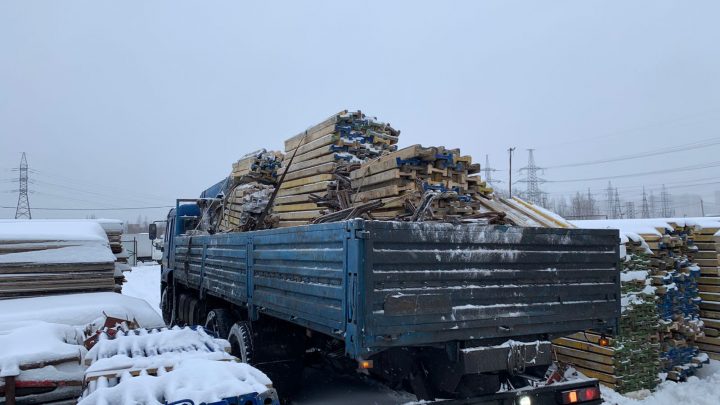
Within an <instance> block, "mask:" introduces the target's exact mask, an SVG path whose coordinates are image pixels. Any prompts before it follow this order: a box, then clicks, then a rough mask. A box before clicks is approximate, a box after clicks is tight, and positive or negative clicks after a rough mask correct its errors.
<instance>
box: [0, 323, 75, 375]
mask: <svg viewBox="0 0 720 405" xmlns="http://www.w3.org/2000/svg"><path fill="white" fill-rule="evenodd" d="M0 314H3V312H2V310H0ZM82 341H83V335H82V332H81V331H80V330H79V329H78V328H76V327H72V326H69V325H60V324H56V323H48V322H42V321H26V322H11V323H0V348H2V350H0V377H6V376H17V375H19V374H20V366H21V365H28V364H31V363H40V362H51V361H52V362H56V361H61V360H68V359H70V360H71V361H72V359H77V362H78V363H79V360H80V358H81V356H82V354H83V353H84V350H85V349H84V348H83V347H82V346H80V344H82Z"/></svg>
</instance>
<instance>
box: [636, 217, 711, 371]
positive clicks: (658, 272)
mask: <svg viewBox="0 0 720 405" xmlns="http://www.w3.org/2000/svg"><path fill="white" fill-rule="evenodd" d="M657 231H658V233H646V234H642V235H641V236H642V237H643V239H644V240H645V241H646V243H647V244H648V246H649V247H650V249H651V250H652V256H651V257H650V266H651V271H650V274H651V280H652V284H653V286H654V287H655V288H656V295H657V296H658V301H657V302H658V311H659V314H660V331H659V332H660V344H661V348H660V358H661V371H663V372H665V373H667V378H668V379H670V380H674V381H683V380H685V379H687V377H688V376H690V375H692V374H694V371H695V369H696V368H697V367H698V366H699V365H698V359H704V358H705V357H706V356H707V355H705V354H701V352H700V348H699V346H698V342H697V340H698V339H699V338H702V337H703V336H704V333H703V326H704V325H703V322H702V320H700V307H699V304H700V302H701V298H700V296H699V291H698V284H697V281H698V279H699V277H700V267H698V266H697V264H696V263H694V262H693V261H692V260H691V258H690V256H691V254H692V253H694V252H696V251H697V248H696V247H695V246H694V244H693V241H692V237H691V234H690V230H689V229H686V228H685V227H673V226H670V227H658V228H657Z"/></svg>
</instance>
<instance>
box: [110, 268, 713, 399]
mask: <svg viewBox="0 0 720 405" xmlns="http://www.w3.org/2000/svg"><path fill="white" fill-rule="evenodd" d="M125 278H126V279H127V283H126V284H125V285H124V286H123V294H125V295H129V296H132V297H136V298H141V299H144V300H146V301H147V302H148V303H149V304H150V305H151V306H152V307H153V308H154V309H155V310H156V311H158V313H159V312H160V309H159V305H160V266H139V267H134V268H133V271H132V272H129V273H125ZM303 380H304V381H305V384H304V387H305V388H304V389H303V391H302V392H300V394H299V395H298V398H297V399H296V400H295V401H294V402H293V403H294V404H297V405H330V404H339V403H342V404H344V405H361V404H362V405H365V404H373V405H395V404H406V403H409V402H413V400H414V396H412V395H410V394H408V393H405V392H398V391H393V390H391V389H389V388H387V387H385V386H383V385H382V384H379V383H377V382H375V381H373V380H370V379H365V378H361V377H359V376H352V375H347V376H343V375H337V374H336V373H334V372H332V371H330V370H327V369H315V368H311V369H308V370H306V372H305V373H304V375H303ZM602 392H603V398H604V399H605V404H607V405H680V404H682V405H718V404H720V362H718V361H714V360H711V362H710V364H708V365H705V367H703V368H702V369H700V370H699V371H698V377H690V379H689V381H688V382H685V383H681V384H677V383H674V382H671V381H666V382H664V383H662V384H661V385H660V387H659V388H658V389H657V390H656V391H655V392H654V393H651V394H650V393H644V395H641V396H642V397H643V399H640V400H638V399H632V398H628V397H626V396H623V395H620V394H618V393H616V392H614V391H612V390H610V389H607V388H604V387H603V389H602Z"/></svg>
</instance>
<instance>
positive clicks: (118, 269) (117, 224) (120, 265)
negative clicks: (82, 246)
mask: <svg viewBox="0 0 720 405" xmlns="http://www.w3.org/2000/svg"><path fill="white" fill-rule="evenodd" d="M93 221H96V222H97V223H98V224H100V226H101V227H102V229H103V230H104V231H105V235H107V238H108V242H109V243H110V250H111V251H112V253H113V254H114V255H115V290H116V291H117V292H121V291H122V285H123V283H124V282H125V276H124V275H123V272H125V271H130V269H131V267H130V265H129V264H128V262H127V259H128V255H127V253H126V252H125V250H124V248H123V244H122V235H123V231H124V224H123V222H122V221H121V220H119V219H104V218H103V219H96V220H93Z"/></svg>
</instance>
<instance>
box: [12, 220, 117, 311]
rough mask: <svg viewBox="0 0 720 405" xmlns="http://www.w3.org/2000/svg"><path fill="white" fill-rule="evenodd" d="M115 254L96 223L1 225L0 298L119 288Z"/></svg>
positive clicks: (17, 222) (21, 223) (84, 221)
mask: <svg viewBox="0 0 720 405" xmlns="http://www.w3.org/2000/svg"><path fill="white" fill-rule="evenodd" d="M114 273H115V256H114V255H113V254H112V252H111V250H110V247H109V244H108V240H107V236H106V235H105V232H104V231H103V229H102V228H101V227H100V225H99V224H98V223H96V222H93V221H87V220H81V221H75V222H73V221H42V220H16V221H0V299H5V298H19V297H34V296H41V295H49V294H67V293H73V292H92V291H113V290H115V278H114Z"/></svg>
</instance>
